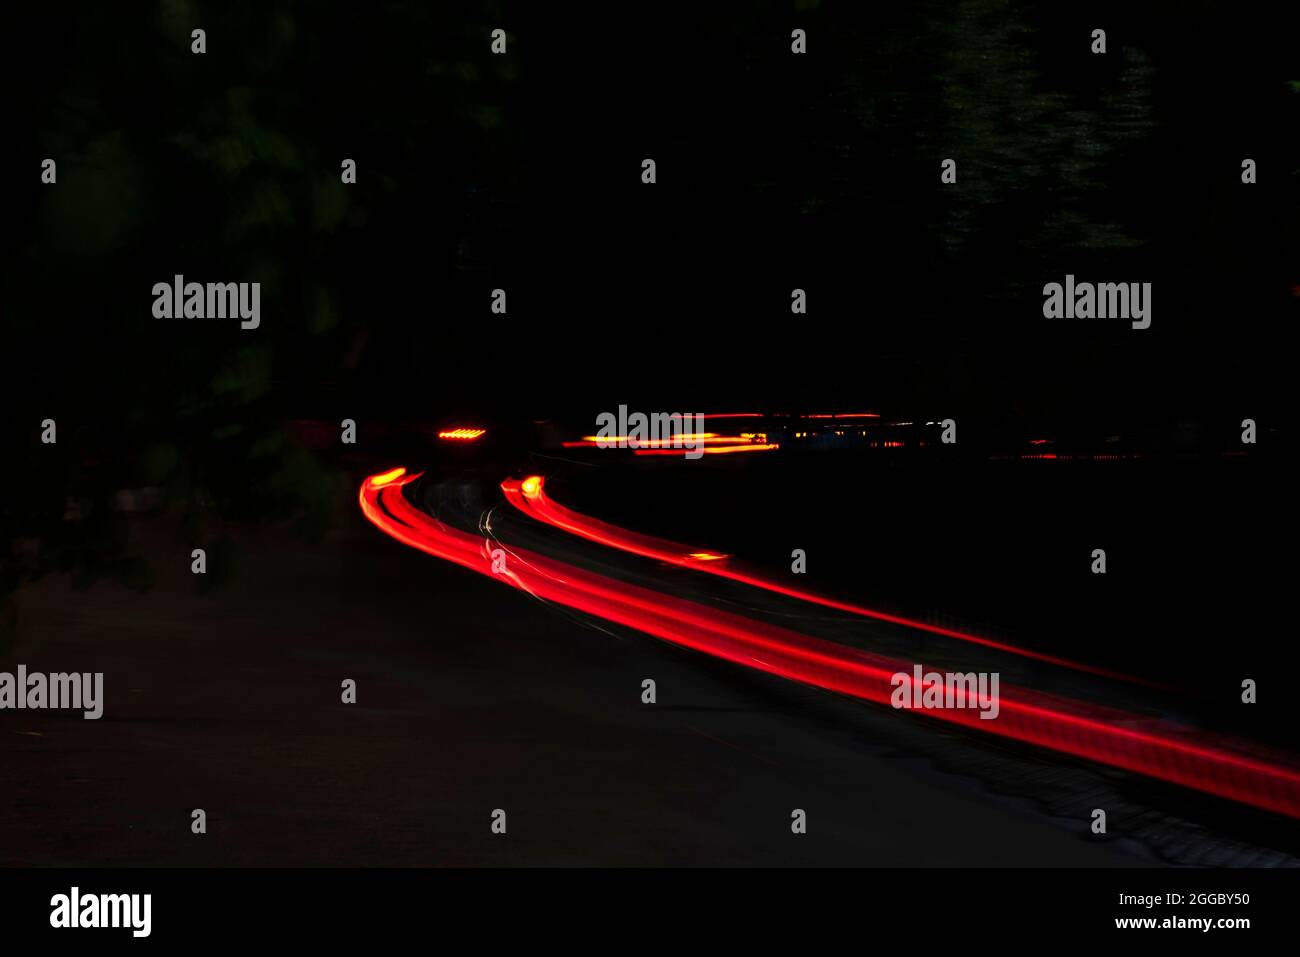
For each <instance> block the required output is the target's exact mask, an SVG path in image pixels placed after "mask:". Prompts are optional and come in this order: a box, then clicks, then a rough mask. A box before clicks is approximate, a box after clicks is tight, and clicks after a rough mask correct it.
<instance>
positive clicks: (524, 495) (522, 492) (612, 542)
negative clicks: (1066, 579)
mask: <svg viewBox="0 0 1300 957" xmlns="http://www.w3.org/2000/svg"><path fill="white" fill-rule="evenodd" d="M501 490H502V491H503V492H504V493H505V496H506V501H508V502H509V503H510V504H511V505H513V506H515V508H517V509H519V510H520V511H521V512H524V513H525V514H527V515H529V516H531V517H532V518H535V519H537V521H539V522H544V523H545V524H547V525H551V526H554V527H555V528H560V529H563V530H564V531H566V532H569V533H570V534H572V535H577V536H578V537H580V538H585V539H587V540H588V541H591V542H596V543H598V544H601V545H607V546H609V547H611V548H617V549H619V550H620V551H624V552H630V553H632V554H633V555H640V556H642V557H644V558H653V559H655V560H657V561H661V562H668V563H669V564H672V565H680V566H682V567H684V568H693V569H695V570H696V571H702V572H707V573H708V574H710V575H717V576H718V577H719V578H729V579H731V580H732V581H737V582H740V583H742V584H745V585H752V586H754V587H755V588H761V589H763V590H764V591H770V592H775V593H776V594H779V595H785V596H787V597H789V598H797V599H799V600H800V601H806V602H811V603H812V604H815V605H821V606H822V607H824V608H833V609H835V610H836V611H843V612H847V613H849V614H851V615H859V616H861V617H863V618H871V619H874V620H876V621H883V622H886V623H888V624H891V625H902V626H904V627H907V628H915V629H917V630H918V631H925V632H929V633H930V634H934V635H943V636H944V637H945V638H955V639H957V640H958V641H966V642H971V643H973V644H977V645H984V646H986V647H989V648H995V649H997V650H998V651H1005V652H1009V653H1010V654H1014V655H1020V656H1021V657H1024V658H1032V659H1034V660H1036V661H1043V662H1046V663H1048V664H1053V665H1059V666H1061V667H1065V668H1071V669H1073V670H1075V671H1085V672H1088V673H1090V674H1095V675H1099V676H1101V677H1104V678H1113V679H1117V680H1121V681H1135V680H1136V679H1134V678H1132V677H1130V676H1128V675H1122V674H1119V673H1118V672H1113V671H1108V670H1106V669H1105V668H1097V667H1094V666H1092V665H1086V664H1082V663H1080V662H1077V661H1070V660H1068V659H1066V658H1058V657H1055V656H1053V655H1046V654H1042V653H1041V652H1036V651H1030V650H1029V649H1027V648H1020V647H1017V646H1016V645H1011V644H1007V643H1005V642H1001V641H995V640H993V639H991V638H982V637H980V636H978V635H972V634H968V633H967V632H964V631H957V630H955V629H952V628H944V627H941V626H939V625H932V624H929V623H927V622H924V621H918V620H916V619H914V618H905V617H903V616H901V615H891V614H888V613H886V612H882V611H876V610H874V609H871V608H864V607H862V606H861V605H852V604H849V603H848V602H842V601H836V600H835V599H833V598H827V597H825V596H823V595H818V594H816V593H815V592H810V591H805V590H803V589H801V588H792V587H791V586H789V585H786V584H783V583H781V582H779V581H775V580H774V579H771V578H768V577H766V576H764V575H761V574H759V573H758V572H756V571H753V570H749V569H745V568H744V567H742V566H741V565H740V563H738V562H736V561H734V560H732V558H731V556H729V555H713V554H712V553H705V554H709V555H710V558H709V559H708V560H707V564H701V560H700V558H699V557H698V556H699V555H700V554H702V553H701V552H700V550H698V549H691V548H689V547H688V546H686V545H679V544H677V543H676V542H669V541H665V540H664V539H661V538H654V537H652V536H649V535H642V534H640V533H638V532H632V531H629V530H627V529H625V528H619V527H618V526H617V525H610V524H609V523H607V522H602V521H600V520H599V519H595V518H591V517H589V516H587V515H583V514H582V513H580V512H575V511H573V510H572V509H570V508H566V507H565V506H563V505H561V504H560V503H559V502H557V501H555V500H554V499H553V498H551V497H550V496H549V495H547V494H546V486H545V480H544V479H543V478H542V477H541V476H540V475H532V476H529V477H528V478H526V479H524V480H523V482H522V483H521V482H519V481H517V480H515V479H507V480H506V481H504V482H502V483H501ZM720 559H725V561H722V560H720ZM1138 683H1141V682H1138Z"/></svg>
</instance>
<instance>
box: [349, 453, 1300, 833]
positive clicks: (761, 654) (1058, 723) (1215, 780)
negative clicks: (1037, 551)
mask: <svg viewBox="0 0 1300 957" xmlns="http://www.w3.org/2000/svg"><path fill="white" fill-rule="evenodd" d="M418 477H419V476H418V474H417V475H406V474H399V475H397V476H393V474H392V472H387V473H383V474H382V475H379V476H374V477H372V478H368V479H366V480H365V482H363V483H362V486H361V490H360V493H359V500H360V504H361V510H362V512H363V513H364V514H365V516H366V518H368V519H369V520H370V521H371V522H373V523H374V524H375V525H376V526H378V527H379V528H380V529H381V530H382V531H384V532H385V533H386V534H388V535H390V536H392V537H393V538H395V539H397V540H398V541H401V542H403V543H405V544H407V545H410V546H411V547H413V548H417V549H420V550H421V551H423V552H426V553H427V554H430V555H434V556H436V557H438V558H442V559H445V560H447V561H451V562H454V563H456V564H459V565H462V566H464V567H466V568H470V569H473V570H474V571H477V572H479V573H480V574H484V575H488V576H491V577H494V578H498V579H500V580H502V581H504V582H506V583H507V584H509V585H511V586H513V587H515V588H519V589H521V590H524V591H527V592H529V593H530V594H532V595H534V596H536V597H538V598H541V599H543V600H546V601H553V602H556V603H558V604H562V605H566V606H568V607H571V608H576V609H578V610H579V611H582V612H585V613H587V614H591V615H595V616H597V617H600V618H604V619H606V620H608V621H612V622H615V623H618V624H621V625H625V626H627V627H630V628H634V629H637V630H639V631H643V632H645V633H647V634H650V635H653V636H655V637H657V638H662V639H664V640H666V641H671V642H673V643H674V644H678V645H681V646H683V647H687V648H692V649H694V650H697V651H701V652H704V653H706V654H710V655H714V656H715V657H718V658H722V659H724V660H727V661H732V662H735V663H738V664H743V665H746V666H747V667H750V668H755V669H757V670H759V671H764V672H767V673H769V674H774V675H778V676H780V677H783V678H788V679H790V680H793V681H799V682H802V683H804V684H809V685H812V686H815V687H819V688H824V689H826V690H829V691H834V692H838V693H841V694H845V695H849V696H852V697H855V698H859V699H862V700H864V701H871V702H875V703H878V704H887V703H888V702H889V701H890V697H891V694H892V691H893V686H892V684H891V678H892V677H893V675H895V674H897V673H899V672H905V673H907V672H910V670H911V666H910V664H908V663H905V662H901V661H894V660H891V659H889V658H886V657H884V656H881V655H875V654H871V653H868V652H865V651H860V650H858V649H855V648H849V647H846V646H844V645H839V644H836V643H834V642H830V641H825V640H823V639H820V638H814V637H812V636H809V635H804V634H801V633H799V632H796V631H791V630H789V629H786V628H781V627H778V626H775V625H768V624H765V623H763V622H758V621H754V620H751V619H748V618H744V617H742V616H740V615H736V614H733V613H731V612H727V611H722V610H720V609H715V608H710V607H708V606H706V605H700V604H698V603H696V602H691V601H688V600H685V599H682V598H676V597H674V596H671V595H663V594H660V593H658V592H654V591H651V590H649V589H646V588H642V587H640V586H637V585H632V584H629V583H626V582H621V581H617V580H615V579H611V578H607V577H605V576H602V575H597V574H595V573H592V572H588V571H585V570H584V569H581V568H578V567H576V566H574V565H570V564H568V563H565V562H560V561H556V560H554V559H549V558H546V557H544V556H542V555H538V554H535V553H532V552H528V551H525V550H523V549H512V550H511V551H510V559H509V561H508V565H509V571H507V572H505V573H501V574H498V573H494V572H493V570H492V565H493V560H492V556H491V551H492V549H491V548H490V547H489V543H488V542H486V541H485V540H483V539H481V538H479V537H477V536H474V535H470V534H467V533H465V532H461V531H458V530H456V529H452V528H449V527H448V526H446V525H444V524H442V523H441V522H439V521H438V520H437V519H434V518H433V517H431V516H429V515H427V514H426V513H424V512H422V511H420V510H419V509H417V508H415V507H414V506H413V505H411V504H410V503H409V502H408V501H407V500H406V497H405V496H404V495H403V494H402V491H401V490H402V487H403V486H405V485H407V484H408V483H410V482H412V481H414V480H415V479H416V478H418ZM521 494H522V493H521ZM999 698H1000V708H1001V711H1000V713H999V715H998V717H997V718H996V719H994V720H991V721H986V720H982V719H980V718H979V712H978V711H977V710H972V709H935V710H924V711H922V712H921V714H923V715H925V716H927V717H930V718H934V719H937V720H940V721H946V722H949V723H952V724H958V725H962V726H965V727H967V728H971V729H974V730H978V731H984V732H987V733H991V734H996V735H1000V736H1002V737H1006V738H1011V739H1014V740H1017V741H1023V742H1026V743H1029V744H1033V745H1037V746H1040V747H1044V748H1049V749H1051V750H1054V751H1059V752H1062V753H1065V754H1071V755H1075V756H1077V757H1082V758H1086V759H1089V760H1093V761H1098V762H1101V763H1103V764H1108V765H1111V766H1114V767H1118V768H1124V769H1126V770H1129V771H1134V772H1137V773H1139V774H1144V775H1148V776H1150V777H1154V778H1158V779H1160V780H1164V781H1170V782H1173V783H1176V784H1180V785H1183V786H1186V787H1191V788H1195V789H1197V790H1201V791H1206V792H1208V793H1211V794H1215V795H1218V796H1220V797H1225V798H1229V799H1232V800H1235V801H1240V802H1242V803H1244V804H1249V805H1252V806H1254V807H1259V808H1264V809H1266V810H1270V811H1275V812H1278V813H1281V814H1286V815H1289V816H1291V817H1298V818H1300V773H1297V772H1296V771H1295V770H1294V769H1292V768H1289V767H1284V766H1281V765H1277V764H1272V763H1269V762H1267V761H1263V760H1260V759H1257V758H1253V757H1248V756H1246V755H1243V754H1239V753H1234V752H1232V751H1229V750H1225V749H1224V748H1222V747H1217V746H1206V745H1203V744H1199V743H1196V742H1193V741H1191V740H1189V739H1188V733H1187V731H1186V730H1185V729H1182V728H1179V727H1177V726H1173V725H1169V724H1168V723H1166V722H1163V721H1159V720H1155V719H1145V718H1141V717H1139V716H1136V715H1132V714H1128V713H1126V712H1122V711H1118V710H1116V709H1113V708H1103V707H1098V706H1092V705H1086V704H1083V703H1080V702H1075V701H1070V700H1067V699H1064V698H1060V697H1057V696H1052V695H1045V694H1041V693H1038V692H1033V691H1029V690H1027V689H1023V688H1017V687H1013V686H1007V685H1004V686H1003V688H1002V690H1001V694H1000V696H999ZM1137 724H1142V725H1144V727H1143V728H1142V729H1141V730H1139V729H1137V728H1136V727H1134V725H1137Z"/></svg>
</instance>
